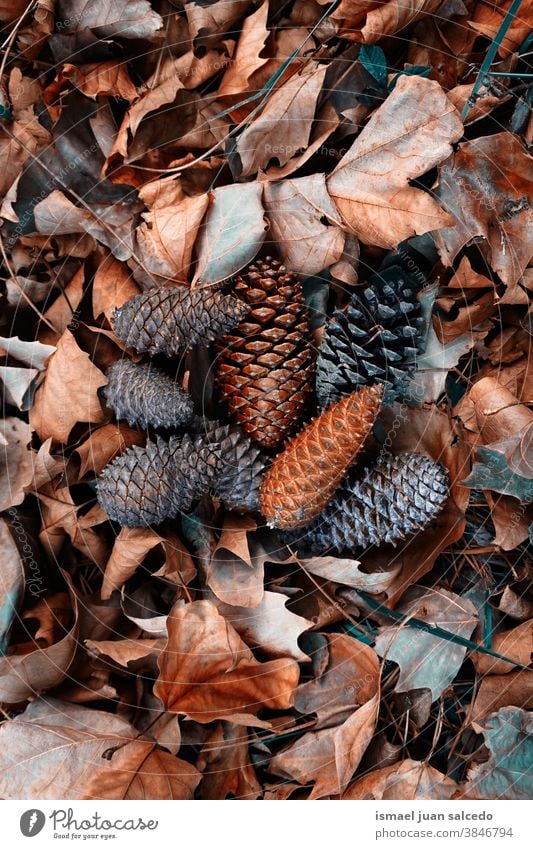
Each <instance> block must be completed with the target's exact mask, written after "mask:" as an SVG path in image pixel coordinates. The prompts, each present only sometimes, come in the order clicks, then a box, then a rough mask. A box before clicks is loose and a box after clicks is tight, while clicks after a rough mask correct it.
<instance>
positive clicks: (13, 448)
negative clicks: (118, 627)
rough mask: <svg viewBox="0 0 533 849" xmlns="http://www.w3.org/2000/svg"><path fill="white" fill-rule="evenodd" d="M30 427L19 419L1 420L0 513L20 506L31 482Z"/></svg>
mask: <svg viewBox="0 0 533 849" xmlns="http://www.w3.org/2000/svg"><path fill="white" fill-rule="evenodd" d="M30 439H31V428H30V426H29V425H28V424H26V422H23V421H22V420H21V419H15V418H8V419H0V511H4V510H7V509H8V508H9V507H14V506H15V505H17V504H22V502H23V501H24V498H25V497H26V489H27V488H28V487H29V486H30V484H31V482H32V480H33V464H34V455H33V454H32V452H31V451H30V450H29V449H28V443H29V441H30Z"/></svg>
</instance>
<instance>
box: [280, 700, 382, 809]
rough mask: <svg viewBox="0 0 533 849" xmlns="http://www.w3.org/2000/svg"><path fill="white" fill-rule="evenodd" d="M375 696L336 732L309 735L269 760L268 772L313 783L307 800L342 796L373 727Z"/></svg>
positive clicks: (363, 751)
mask: <svg viewBox="0 0 533 849" xmlns="http://www.w3.org/2000/svg"><path fill="white" fill-rule="evenodd" d="M378 710H379V693H376V694H375V695H374V696H372V698H371V699H370V700H369V701H368V702H366V704H364V705H363V706H362V707H360V708H358V709H357V710H356V711H354V713H352V715H351V716H350V718H349V719H347V720H346V722H345V723H343V724H342V725H339V726H337V727H336V728H324V729H323V730H321V731H314V732H313V731H312V732H309V733H307V734H304V736H303V737H302V738H301V739H300V740H297V741H296V743H293V744H292V746H290V747H289V748H288V749H286V750H285V751H284V752H281V753H280V754H278V755H276V757H275V758H273V760H272V762H271V764H270V771H271V772H273V773H274V774H275V775H280V776H281V777H282V778H287V777H289V778H295V779H296V780H297V781H298V782H299V783H300V784H307V783H308V782H310V781H314V782H315V785H314V787H313V791H312V793H311V795H310V797H309V798H310V799H320V798H321V797H323V796H331V795H332V794H335V793H343V792H344V790H345V789H346V787H347V785H348V782H349V781H350V778H351V777H352V775H353V774H354V772H355V770H356V769H357V767H358V765H359V762H360V761H361V758H362V757H363V754H364V753H365V751H366V749H367V747H368V744H369V743H370V740H371V739H372V735H373V733H374V729H375V726H376V721H377V715H378Z"/></svg>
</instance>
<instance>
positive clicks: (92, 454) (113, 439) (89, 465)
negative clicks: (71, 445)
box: [76, 422, 144, 479]
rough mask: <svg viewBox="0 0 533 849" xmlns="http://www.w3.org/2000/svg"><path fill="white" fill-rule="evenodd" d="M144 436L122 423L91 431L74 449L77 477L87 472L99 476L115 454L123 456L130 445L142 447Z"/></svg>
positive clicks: (81, 476)
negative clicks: (77, 461)
mask: <svg viewBox="0 0 533 849" xmlns="http://www.w3.org/2000/svg"><path fill="white" fill-rule="evenodd" d="M143 443H144V436H143V435H142V434H141V433H140V432H139V431H138V430H136V429H135V428H132V427H129V426H128V425H126V424H124V423H122V422H121V423H120V424H108V425H104V426H103V427H99V428H97V430H95V431H93V432H92V433H91V435H90V437H89V438H88V439H86V440H85V442H82V444H81V445H79V446H78V447H77V448H76V454H77V455H78V457H79V458H80V461H81V466H80V472H79V477H80V479H81V478H83V477H84V476H85V475H86V474H87V472H94V474H96V475H99V474H100V472H101V471H102V469H103V468H104V467H105V466H107V464H108V463H110V462H111V460H112V459H113V458H114V457H116V456H117V454H123V453H124V451H126V449H127V448H130V447H131V446H132V445H142V444H143Z"/></svg>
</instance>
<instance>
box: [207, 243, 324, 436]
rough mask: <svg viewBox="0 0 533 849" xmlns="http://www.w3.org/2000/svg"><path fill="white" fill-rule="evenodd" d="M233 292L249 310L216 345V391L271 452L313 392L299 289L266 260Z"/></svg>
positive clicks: (251, 268)
mask: <svg viewBox="0 0 533 849" xmlns="http://www.w3.org/2000/svg"><path fill="white" fill-rule="evenodd" d="M235 293H236V294H237V295H239V296H240V297H241V298H242V299H243V301H245V302H246V303H247V304H248V305H249V306H250V307H251V309H250V312H249V314H248V315H247V317H246V319H245V320H244V321H242V322H241V324H240V325H239V326H238V328H237V329H236V330H235V331H234V332H233V333H231V334H228V335H227V336H225V337H224V339H223V340H222V342H221V343H220V345H219V360H218V381H219V386H220V391H221V394H222V396H223V398H225V400H226V401H227V403H228V406H229V410H230V413H231V414H232V415H233V416H234V417H235V418H236V419H237V421H238V422H240V424H241V426H242V428H243V430H244V431H245V433H247V434H249V436H250V437H251V438H252V439H253V440H254V441H255V442H257V444H258V445H260V446H261V447H263V448H276V447H278V446H279V445H281V444H282V443H283V442H284V441H285V439H286V438H287V436H289V435H290V434H291V433H293V432H294V431H295V429H296V428H297V427H298V424H299V422H300V420H301V418H302V415H303V413H304V410H305V407H306V404H307V401H308V399H309V397H310V395H311V393H312V391H313V386H312V376H313V372H314V355H313V349H312V347H311V342H310V338H309V326H308V316H307V308H306V306H305V303H304V300H303V294H302V288H301V285H300V283H299V282H298V280H297V279H296V275H295V274H294V273H293V272H291V271H287V269H286V268H285V266H283V265H281V264H280V263H279V262H278V261H277V260H274V259H272V258H270V257H267V259H266V260H265V261H258V262H257V263H256V264H255V265H251V266H249V268H248V269H247V271H246V273H245V274H244V275H243V276H239V277H238V278H237V281H236V285H235Z"/></svg>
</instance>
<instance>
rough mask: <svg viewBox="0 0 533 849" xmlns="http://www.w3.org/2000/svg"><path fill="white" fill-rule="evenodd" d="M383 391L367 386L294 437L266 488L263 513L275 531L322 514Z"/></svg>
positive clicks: (361, 440) (263, 489)
mask: <svg viewBox="0 0 533 849" xmlns="http://www.w3.org/2000/svg"><path fill="white" fill-rule="evenodd" d="M382 394H383V393H382V387H380V386H364V387H363V388H362V389H360V390H359V392H353V393H352V394H351V395H348V397H347V398H343V399H342V400H341V401H338V402H337V403H336V404H332V405H331V406H330V407H328V409H327V410H325V411H324V412H323V413H322V414H321V415H320V416H318V418H316V419H314V420H313V421H312V422H310V424H308V425H306V427H305V428H304V429H303V430H302V431H301V432H300V433H299V434H297V436H294V437H293V438H292V439H291V440H290V441H289V442H288V444H287V445H286V446H285V449H284V451H283V452H282V453H281V454H278V456H277V457H276V458H275V460H274V462H273V463H272V466H271V467H270V469H269V470H268V472H266V474H265V476H264V478H263V483H262V485H261V490H260V495H259V500H260V505H261V513H262V514H263V516H264V517H265V518H266V520H267V521H268V523H269V525H270V526H271V527H273V528H289V529H290V528H299V527H301V526H302V525H306V524H307V523H308V522H310V521H311V520H312V519H313V518H314V517H315V516H317V515H318V514H319V513H321V512H322V510H323V509H324V507H325V506H326V504H327V503H328V501H329V500H330V498H331V497H332V495H333V493H334V492H335V490H336V489H337V487H338V485H339V483H340V482H341V480H342V478H343V477H344V475H345V474H346V470H347V469H348V468H349V466H351V464H352V463H353V461H354V458H355V456H356V454H357V453H358V451H359V450H360V448H361V447H362V445H363V443H364V441H365V439H366V437H367V436H368V433H369V431H370V429H371V428H372V425H373V424H374V421H375V418H376V416H377V414H378V412H379V409H380V406H381V398H382Z"/></svg>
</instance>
